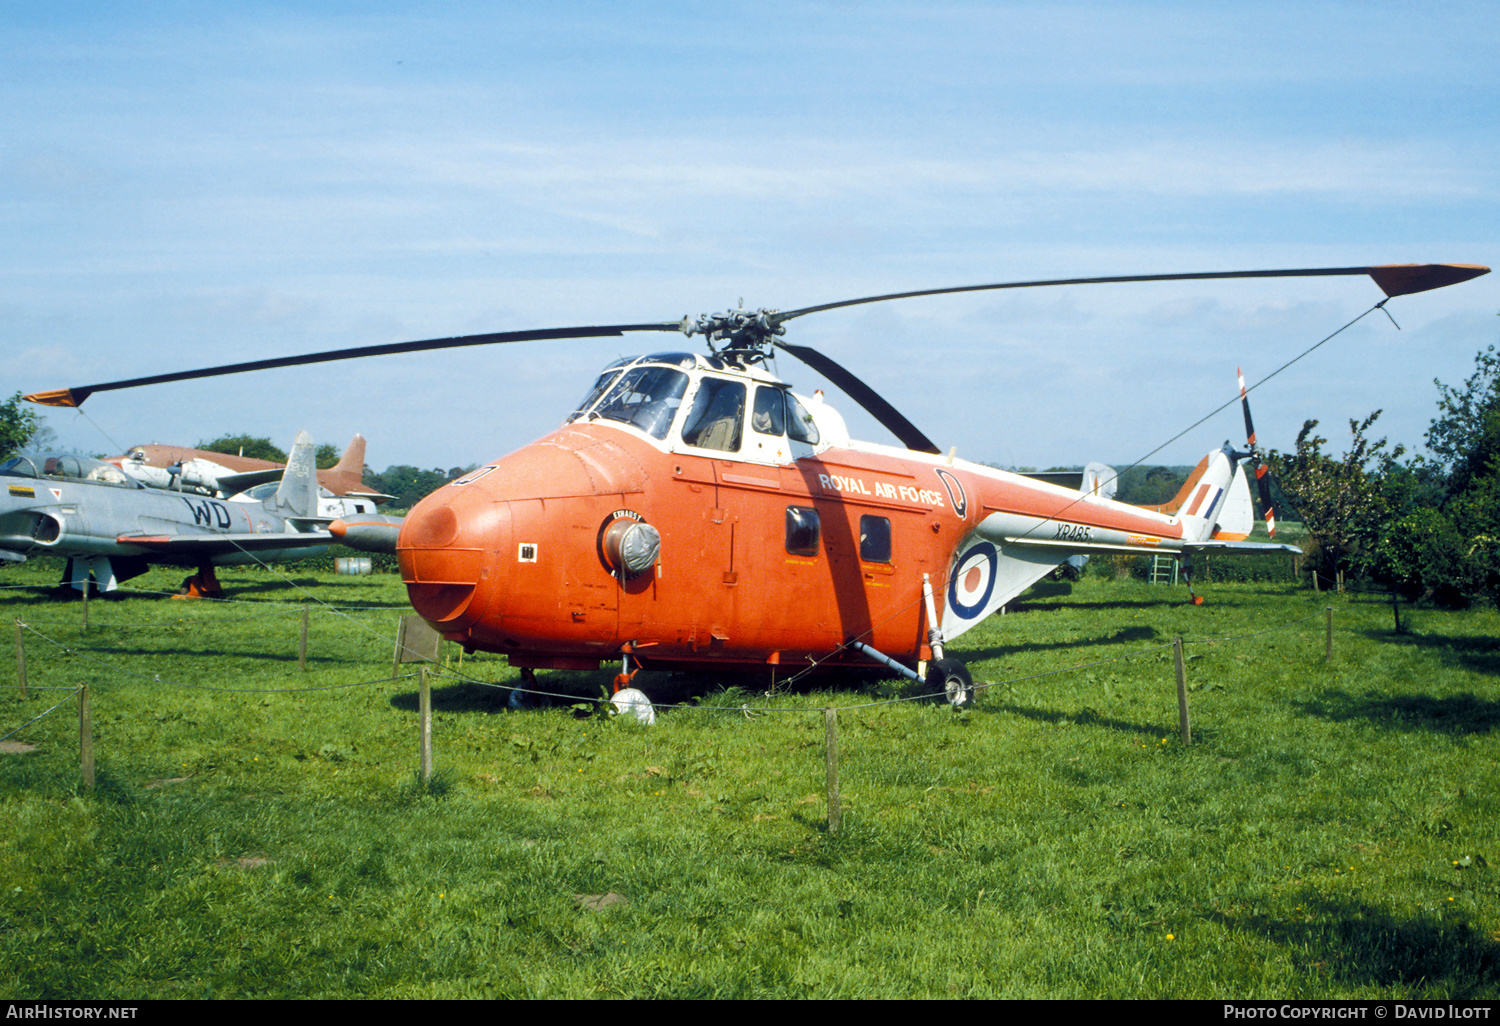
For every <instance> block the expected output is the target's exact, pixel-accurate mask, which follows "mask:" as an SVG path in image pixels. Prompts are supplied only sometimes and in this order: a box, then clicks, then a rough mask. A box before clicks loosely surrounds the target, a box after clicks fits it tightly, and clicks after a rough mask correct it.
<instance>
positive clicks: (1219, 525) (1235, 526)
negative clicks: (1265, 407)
mask: <svg viewBox="0 0 1500 1026" xmlns="http://www.w3.org/2000/svg"><path fill="white" fill-rule="evenodd" d="M1236 457H1237V454H1236V453H1235V452H1234V450H1233V449H1231V448H1230V447H1229V446H1227V445H1226V446H1225V447H1224V448H1222V449H1220V450H1218V451H1217V452H1211V453H1209V454H1208V455H1207V456H1205V457H1203V459H1201V460H1199V461H1198V466H1196V467H1195V468H1193V472H1192V474H1190V475H1188V479H1187V481H1186V482H1185V483H1184V484H1183V486H1182V488H1181V489H1180V490H1179V491H1178V493H1177V495H1176V496H1175V497H1174V498H1173V499H1172V501H1171V502H1170V503H1168V504H1167V505H1166V506H1163V507H1160V509H1161V512H1163V513H1167V514H1169V515H1172V516H1176V517H1178V518H1179V519H1180V520H1181V521H1182V538H1183V541H1185V542H1195V541H1206V540H1208V539H1210V538H1216V537H1221V538H1224V537H1229V536H1230V535H1231V534H1233V533H1234V532H1236V531H1238V530H1239V529H1240V528H1241V527H1243V528H1244V532H1243V533H1242V534H1240V537H1241V538H1243V537H1245V535H1248V534H1249V533H1250V532H1249V524H1248V523H1245V524H1241V521H1242V520H1243V519H1244V517H1243V516H1242V513H1243V508H1242V503H1241V501H1240V500H1241V497H1242V498H1243V499H1244V500H1245V501H1246V502H1248V500H1249V498H1250V489H1249V485H1248V484H1246V483H1245V475H1244V472H1243V471H1241V470H1240V466H1239V460H1238V459H1237V458H1236ZM1241 493H1243V495H1242V494H1241ZM1253 517H1254V512H1253V510H1252V511H1251V518H1253Z"/></svg>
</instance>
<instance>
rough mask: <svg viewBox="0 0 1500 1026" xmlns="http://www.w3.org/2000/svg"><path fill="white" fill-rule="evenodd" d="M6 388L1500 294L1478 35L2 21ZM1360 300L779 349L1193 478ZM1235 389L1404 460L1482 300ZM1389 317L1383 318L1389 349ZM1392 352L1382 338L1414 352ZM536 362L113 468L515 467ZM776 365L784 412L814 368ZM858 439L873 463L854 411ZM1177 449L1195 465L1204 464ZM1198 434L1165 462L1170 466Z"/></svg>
mask: <svg viewBox="0 0 1500 1026" xmlns="http://www.w3.org/2000/svg"><path fill="white" fill-rule="evenodd" d="M0 40H3V43H4V53H5V59H4V61H0V238H3V241H4V244H3V245H0V392H3V394H4V395H5V396H8V395H10V394H13V393H14V392H16V391H21V392H33V391H39V390H44V389H52V388H60V387H64V386H71V385H87V384H94V383H98V382H107V381H113V380H117V379H121V378H130V377H137V376H142V375H147V374H154V373H164V372H169V371H175V370H186V369H192V368H197V367H204V366H214V365H219V364H224V363H231V362H235V361H240V360H252V359H261V358H267V357H274V356H283V355H290V354H293V353H299V352H312V351H320V350H326V349H335V348H343V347H347V346H356V345H365V344H370V345H373V344H379V343H388V342H398V341H405V340H408V339H421V338H434V337H443V336H450V335H463V334H472V333H478V332H493V331H511V330H521V329H526V328H545V327H559V326H574V325H594V324H617V323H636V322H646V321H667V320H678V319H680V318H681V317H682V316H683V315H686V314H694V315H696V314H701V313H711V312H715V311H720V310H725V309H729V308H732V307H734V306H736V305H737V304H739V303H741V302H743V304H744V305H745V306H746V307H747V308H756V307H769V308H778V309H792V308H798V307H803V306H810V305H814V304H818V303H825V302H832V301H836V300H840V299H847V298H854V297H860V296H866V295H873V294H880V293H886V292H894V291H904V290H914V289H925V288H938V287H943V286H950V285H970V284H980V283H988V282H1004V281H1017V280H1035V279H1046V278H1072V277H1088V276H1105V275H1125V274H1152V273H1174V272H1187V271H1204V270H1208V271H1221V270H1245V269H1261V268H1273V267H1317V266H1362V265H1370V264H1386V263H1427V262H1432V263H1471V264H1486V265H1494V264H1496V262H1497V261H1500V109H1497V108H1500V62H1497V61H1496V60H1495V59H1494V54H1495V53H1497V52H1500V6H1497V5H1495V4H1493V3H1467V2H1463V0H1458V2H1450V3H1444V4H1441V5H1439V4H1431V3H1413V2H1410V0H1406V2H1382V0H1373V2H1359V3H1348V4H1337V3H1316V2H1297V3H1287V4H1277V3H1255V4H1249V3H1220V4H1212V5H1209V4H1201V3H1165V2H1164V3H1150V2H1145V3H1129V4H1126V3H1065V2H1061V3H1059V2H1047V3H1036V4H1028V3H1018V4H1013V3H944V2H941V0H939V2H931V0H924V2H922V3H896V2H892V3H862V2H830V3H770V2H757V3H754V4H740V3H716V4H687V3H683V4H676V3H639V4H620V3H618V2H609V3H587V2H584V3H566V4H546V5H544V4H534V3H505V2H491V3H475V4H461V3H443V4H436V3H403V4H378V3H369V4H335V3H296V4H294V3H255V2H242V3H236V4H233V5H205V4H197V3H180V4H173V3H151V2H133V3H128V4H126V3H109V2H91V3H86V4H85V3H71V2H65V0H64V2H50V3H46V4H42V3H23V4H7V5H6V6H5V8H4V10H3V12H0ZM1380 298H1382V294H1381V293H1380V291H1379V290H1378V289H1377V288H1376V287H1375V285H1374V284H1373V283H1372V282H1370V281H1369V280H1368V279H1367V278H1347V279H1345V278H1303V279H1281V280H1270V281H1232V282H1197V283H1172V284H1166V283H1155V284H1142V285H1107V286H1093V287H1068V288H1051V289H1038V290H1024V291H1008V292H994V293H976V294H968V295H957V296H952V295H950V296H942V297H934V298H924V299H915V300H904V301H899V302H890V303H881V304H875V305H870V306H860V307H853V308H850V309H845V310H839V311H831V312H827V313H822V314H817V315H813V316H809V317H806V318H802V319H799V320H796V321H793V322H792V324H791V325H790V329H791V330H790V334H789V336H788V340H789V341H794V342H796V343H799V344H801V345H810V346H813V347H815V348H817V349H820V350H821V351H823V352H825V353H826V354H827V355H829V356H831V357H832V358H833V359H835V360H837V361H838V362H840V363H842V364H844V366H846V367H848V368H849V369H850V370H852V371H854V372H855V373H856V374H858V375H859V376H861V377H862V378H863V379H864V380H865V381H866V382H868V383H869V384H871V385H872V386H873V387H875V388H876V389H877V390H878V391H880V392H881V393H882V394H883V395H884V396H885V397H886V398H887V399H888V400H890V401H891V402H892V403H893V404H894V405H895V406H896V407H897V408H898V409H900V410H901V411H902V412H903V413H905V414H906V415H907V417H909V418H910V419H911V420H912V421H913V422H914V423H915V424H916V425H917V426H918V427H919V428H921V429H922V430H923V431H924V432H925V433H926V434H927V435H929V436H930V437H931V438H932V439H933V440H934V441H935V442H937V444H938V445H939V446H940V447H941V448H943V449H944V450H945V451H946V450H947V449H948V448H950V447H956V449H957V452H958V455H959V456H961V457H963V458H967V459H971V460H976V461H982V462H988V463H993V464H997V465H1003V466H1035V467H1049V466H1065V465H1078V464H1081V463H1083V462H1085V461H1088V460H1095V459H1097V460H1102V461H1104V462H1108V463H1111V464H1113V465H1115V466H1117V467H1123V466H1127V465H1129V464H1131V463H1133V462H1136V461H1139V460H1143V459H1144V460H1145V461H1146V462H1149V463H1171V464H1182V463H1194V462H1196V461H1197V459H1198V457H1199V456H1201V455H1202V454H1203V453H1204V452H1206V451H1208V450H1210V449H1213V448H1216V447H1218V446H1219V445H1221V444H1222V443H1223V442H1224V441H1226V440H1234V441H1236V442H1239V441H1242V440H1243V433H1244V431H1243V423H1242V421H1241V419H1240V413H1239V410H1238V408H1237V405H1232V406H1230V408H1228V409H1225V410H1224V411H1222V412H1219V413H1217V414H1216V415H1214V416H1212V417H1210V418H1209V419H1208V420H1207V421H1205V422H1204V423H1201V424H1197V422H1198V421H1199V420H1200V419H1201V418H1203V417H1205V416H1206V415H1208V414H1210V413H1211V411H1213V410H1215V409H1216V408H1217V407H1219V406H1220V405H1221V404H1222V403H1224V402H1226V401H1228V400H1231V399H1233V398H1234V397H1235V396H1236V395H1237V385H1236V380H1235V370H1236V368H1237V367H1243V368H1244V371H1245V375H1246V377H1247V379H1248V380H1249V382H1250V383H1251V384H1252V385H1254V384H1255V383H1256V382H1259V381H1260V380H1261V379H1262V378H1265V377H1266V376H1267V375H1270V374H1271V373H1272V372H1273V371H1276V370H1277V369H1278V368H1280V367H1282V366H1283V365H1284V364H1285V363H1286V362H1287V361H1289V360H1292V359H1293V358H1295V357H1297V356H1298V355H1299V354H1302V353H1304V352H1305V351H1306V350H1307V349H1308V348H1309V347H1312V346H1314V345H1315V344H1316V343H1318V342H1320V341H1321V340H1323V339H1325V338H1326V337H1327V336H1329V335H1330V334H1332V333H1334V332H1335V331H1337V330H1338V329H1339V328H1340V327H1342V326H1344V325H1345V324H1346V323H1348V322H1349V321H1351V320H1353V319H1355V318H1357V317H1359V316H1360V315H1361V314H1366V313H1367V311H1369V310H1370V308H1371V307H1372V305H1373V304H1374V303H1375V302H1376V301H1378V300H1379V299H1380ZM1386 310H1387V311H1388V312H1389V314H1390V317H1389V318H1388V317H1387V316H1386V315H1385V314H1384V313H1382V312H1380V311H1374V312H1373V313H1369V314H1368V315H1367V316H1365V317H1363V319H1361V320H1359V321H1358V322H1357V323H1355V324H1354V325H1353V326H1352V327H1349V328H1348V329H1347V330H1345V331H1343V332H1342V333H1340V334H1338V335H1337V336H1336V337H1334V338H1332V339H1330V340H1328V341H1327V342H1325V343H1324V344H1323V345H1321V346H1319V347H1318V348H1317V349H1316V350H1314V351H1313V352H1311V353H1310V354H1308V355H1306V356H1305V357H1304V358H1302V359H1301V360H1300V361H1299V362H1297V363H1295V364H1294V365H1292V366H1291V367H1288V368H1287V369H1285V370H1282V371H1281V372H1280V373H1278V374H1276V375H1275V376H1274V377H1271V378H1270V379H1269V380H1267V381H1266V382H1265V384H1263V385H1261V386H1260V387H1258V388H1256V389H1255V390H1254V392H1253V393H1252V403H1253V409H1254V414H1255V423H1256V427H1257V429H1258V433H1259V436H1260V441H1261V443H1262V444H1263V445H1265V446H1268V447H1271V448H1277V449H1283V450H1285V449H1289V448H1291V447H1292V446H1293V444H1294V441H1295V438H1296V435H1297V432H1298V430H1299V429H1300V428H1301V427H1302V424H1303V422H1304V421H1305V420H1308V419H1316V420H1318V421H1320V425H1319V433H1320V434H1323V435H1325V436H1327V437H1328V438H1329V439H1330V440H1331V444H1330V446H1329V448H1331V449H1333V450H1336V451H1337V450H1340V449H1342V448H1343V447H1344V444H1345V443H1346V442H1347V440H1348V438H1349V433H1348V428H1347V423H1348V421H1349V420H1350V419H1351V418H1358V419H1362V418H1364V417H1365V416H1367V415H1368V414H1370V413H1371V412H1372V411H1374V410H1377V409H1378V410H1382V411H1383V413H1382V415H1381V417H1380V419H1379V421H1378V422H1377V423H1376V426H1375V429H1374V433H1375V434H1376V435H1377V436H1379V435H1386V436H1388V437H1389V438H1390V439H1391V441H1392V442H1393V443H1395V442H1400V443H1403V444H1405V445H1407V446H1408V447H1409V448H1412V449H1414V450H1420V449H1421V447H1422V441H1423V436H1424V434H1425V432H1426V430H1427V428H1428V425H1429V424H1430V422H1431V420H1432V419H1433V417H1434V416H1435V415H1436V413H1437V399H1438V394H1439V393H1438V388H1437V386H1436V384H1435V383H1434V382H1435V380H1440V381H1442V382H1444V383H1446V384H1450V385H1458V384H1461V383H1462V382H1463V381H1464V380H1465V379H1466V378H1467V377H1468V376H1469V375H1470V374H1471V373H1472V371H1473V369H1474V358H1475V355H1476V354H1477V353H1478V352H1480V351H1481V350H1484V349H1485V348H1486V347H1487V346H1490V345H1492V344H1494V343H1496V342H1497V341H1500V316H1497V314H1500V275H1489V276H1486V277H1483V278H1480V279H1477V280H1475V281H1471V282H1468V283H1464V284H1461V285H1457V286H1453V287H1451V288H1447V289H1442V290H1438V291H1434V292H1429V293H1424V294H1421V295H1415V296H1408V297H1399V298H1397V299H1394V300H1392V301H1391V302H1390V303H1389V304H1388V306H1387V307H1386ZM1392 318H1393V319H1394V322H1393V320H1392ZM1398 325H1399V328H1398ZM699 344H700V342H699V340H697V339H693V340H688V339H685V338H682V337H680V336H672V335H661V336H656V335H630V336H626V337H625V338H623V339H603V340H580V341H561V342H527V343H519V344H515V345H506V346H495V347H488V348H486V349H483V350H461V351H452V352H439V353H428V354H420V355H406V356H395V357H381V358H375V359H369V360H363V361H358V362H350V363H338V364H329V365H325V366H322V367H313V368H299V369H294V370H279V371H269V372H259V373H254V374H242V375H236V376H233V377H226V378H221V379H217V380H213V381H206V382H204V381H200V382H195V383H182V384H172V385H159V386H151V387H145V388H140V389H134V390H128V391H120V392H114V393H101V394H98V395H96V396H94V397H93V398H91V399H90V400H89V401H88V402H87V403H86V405H85V406H84V407H83V410H82V412H81V413H80V412H75V411H72V410H48V411H46V412H45V416H46V423H47V425H48V426H49V427H51V428H52V429H53V430H54V431H55V432H56V434H57V436H58V439H59V441H60V442H61V443H62V445H63V446H65V447H68V448H75V449H78V450H81V451H85V452H90V453H94V454H98V455H112V454H116V453H118V452H120V451H121V450H123V449H124V448H125V447H127V446H129V445H135V444H141V443H145V442H153V441H154V442H163V443H171V444H179V445H192V444H194V443H196V442H199V441H203V440H208V439H212V438H216V437H219V436H222V435H226V434H250V435H257V436H259V435H264V436H268V437H270V438H272V439H273V440H275V441H277V442H278V444H280V445H281V446H282V447H283V448H288V447H289V446H290V443H291V440H292V438H293V437H294V436H295V435H296V433H297V432H298V431H299V430H302V429H306V430H308V431H309V432H311V433H312V435H313V437H314V438H315V439H316V440H317V441H318V442H331V443H333V444H335V445H337V446H340V447H342V446H344V445H345V444H347V442H348V440H349V438H350V437H351V436H352V435H353V434H354V433H355V432H360V433H362V434H364V435H365V436H366V438H367V439H368V451H367V462H368V464H369V465H370V466H371V467H373V468H374V469H376V470H382V469H384V468H385V467H387V466H389V465H392V464H411V465H414V466H418V467H423V468H443V469H447V468H450V467H460V466H468V465H471V464H477V463H484V462H487V461H489V460H492V459H495V458H498V457H499V456H502V455H504V454H505V453H508V452H510V451H512V450H514V449H516V448H519V447H520V446H522V445H525V444H526V443H527V442H529V441H532V440H534V439H536V438H538V437H540V436H542V435H544V434H546V433H547V432H549V431H551V430H553V429H554V428H556V427H557V426H558V425H559V423H560V422H561V420H562V418H563V417H565V416H566V415H567V413H568V412H569V411H570V410H572V409H573V408H574V405H575V404H576V402H577V401H578V400H579V399H580V398H581V397H582V396H583V395H584V393H585V392H586V391H587V389H588V386H589V385H590V384H591V383H592V381H593V379H594V377H595V376H596V373H597V371H598V369H599V368H601V367H602V366H604V365H605V364H607V363H609V362H612V361H613V360H614V359H616V358H617V357H619V356H622V355H630V354H635V353H640V352H655V351H664V350H687V349H696V348H698V346H699ZM775 370H776V371H777V372H778V373H779V374H780V375H781V376H782V377H783V378H784V379H785V380H788V381H790V382H791V383H792V385H793V387H794V388H795V389H796V390H797V391H798V392H801V393H803V394H809V393H811V392H812V391H813V390H814V389H816V388H820V387H827V386H825V384H824V383H823V382H822V380H821V379H820V378H819V377H818V375H816V374H815V373H814V372H812V371H811V370H810V369H808V368H807V367H805V366H804V365H802V364H800V363H798V362H796V361H795V360H793V359H791V358H790V357H785V356H784V357H783V358H781V359H780V360H779V361H778V362H777V364H776V365H775ZM830 400H831V401H834V402H835V403H836V404H838V405H839V406H840V408H841V409H842V410H843V411H844V412H845V414H846V417H847V419H848V421H849V424H850V427H851V430H852V431H853V433H854V434H855V436H856V437H861V438H868V439H870V440H872V441H881V442H890V441H892V439H891V436H890V435H889V434H888V433H886V432H885V430H884V429H883V428H881V427H880V426H879V425H877V424H875V423H874V422H873V421H872V420H870V418H868V417H867V416H866V415H864V414H863V413H862V412H861V411H859V410H858V409H857V408H856V407H854V405H853V403H852V402H851V401H848V400H844V399H842V398H841V397H835V396H834V395H833V394H832V389H831V388H830ZM1195 424H1196V426H1194V425H1195ZM1179 436H1180V437H1179Z"/></svg>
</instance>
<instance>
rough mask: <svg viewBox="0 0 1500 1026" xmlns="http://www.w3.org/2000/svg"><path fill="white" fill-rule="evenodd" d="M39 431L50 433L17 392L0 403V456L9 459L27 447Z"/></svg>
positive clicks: (34, 411)
mask: <svg viewBox="0 0 1500 1026" xmlns="http://www.w3.org/2000/svg"><path fill="white" fill-rule="evenodd" d="M41 432H46V433H47V434H48V435H50V434H51V430H50V429H49V428H47V427H46V426H45V425H44V424H43V423H42V418H41V417H39V416H37V413H36V410H35V409H34V408H33V407H32V406H31V404H29V403H27V402H26V401H25V400H24V399H22V398H21V393H20V392H17V393H16V394H15V395H13V396H11V397H10V398H9V399H8V400H6V401H5V402H3V403H0V458H5V459H9V458H10V457H11V456H13V455H14V454H15V453H17V452H20V451H21V450H22V449H25V448H27V447H28V446H30V445H31V444H32V442H34V441H35V440H36V439H37V436H38V434H39V433H41Z"/></svg>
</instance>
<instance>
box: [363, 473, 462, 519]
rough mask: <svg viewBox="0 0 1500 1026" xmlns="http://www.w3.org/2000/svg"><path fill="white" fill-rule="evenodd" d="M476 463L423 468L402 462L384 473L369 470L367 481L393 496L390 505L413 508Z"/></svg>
mask: <svg viewBox="0 0 1500 1026" xmlns="http://www.w3.org/2000/svg"><path fill="white" fill-rule="evenodd" d="M473 469H474V467H472V466H469V467H450V468H449V469H448V470H443V469H442V468H435V469H433V470H420V469H418V468H417V467H413V466H409V465H405V464H399V465H396V466H390V467H386V468H385V471H384V473H380V474H366V475H365V481H366V482H367V483H368V484H369V485H370V487H372V488H374V489H375V490H376V491H377V492H384V493H385V494H387V495H391V496H394V498H393V499H392V500H391V502H390V508H391V509H410V508H411V507H412V506H415V505H416V504H417V503H418V502H421V501H422V499H423V498H425V497H426V496H427V495H429V494H431V493H432V492H435V491H437V490H438V489H439V488H441V487H442V486H443V485H445V484H447V483H448V482H449V481H452V480H454V479H455V478H460V477H462V476H463V475H465V474H467V473H468V472H469V471H471V470H473Z"/></svg>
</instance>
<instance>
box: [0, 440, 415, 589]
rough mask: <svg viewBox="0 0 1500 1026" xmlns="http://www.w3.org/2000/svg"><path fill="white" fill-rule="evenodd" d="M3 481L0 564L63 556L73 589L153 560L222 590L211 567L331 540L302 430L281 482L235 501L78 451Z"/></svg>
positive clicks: (37, 459)
mask: <svg viewBox="0 0 1500 1026" xmlns="http://www.w3.org/2000/svg"><path fill="white" fill-rule="evenodd" d="M0 482H3V484H4V486H5V493H4V495H0V561H4V562H21V561H24V560H25V559H26V558H27V557H28V556H32V555H44V554H45V555H53V556H64V557H66V558H67V560H68V567H67V572H66V577H65V582H64V583H66V584H70V585H71V586H72V587H74V588H76V589H78V590H79V591H83V590H84V589H86V588H87V587H88V586H89V583H90V579H92V581H93V583H94V585H95V586H96V587H97V588H98V589H99V590H100V591H111V590H113V589H114V588H116V587H117V586H118V585H119V582H121V581H127V580H129V579H130V578H132V577H135V576H137V575H139V574H142V573H145V571H146V570H147V569H148V568H149V566H150V565H151V564H153V563H165V564H168V565H180V566H188V567H196V568H197V573H196V574H195V575H194V576H192V577H190V578H189V579H188V581H187V592H188V594H190V595H195V596H214V595H218V594H221V593H222V591H221V589H220V587H219V583H218V580H217V579H216V577H215V575H214V567H215V566H225V565H232V564H240V563H250V562H256V561H265V560H285V559H299V558H304V557H306V556H310V555H317V554H318V553H319V552H321V551H322V550H323V548H324V547H326V546H327V545H329V544H332V543H333V542H334V540H335V538H334V536H333V535H332V534H331V533H330V531H329V522H330V519H332V518H331V517H330V516H328V515H327V513H328V511H327V510H326V508H325V510H324V511H323V515H320V511H319V501H318V483H317V480H316V478H315V477H314V449H313V443H312V439H311V438H310V437H309V436H308V434H307V432H305V431H304V432H302V433H300V434H299V435H298V436H297V441H296V443H295V444H294V445H293V447H292V453H291V456H290V458H289V460H288V462H287V466H286V469H285V470H284V471H283V472H282V473H281V477H280V483H279V484H278V485H276V486H275V487H274V488H272V487H270V485H269V484H268V485H263V486H261V487H260V488H256V489H252V491H251V492H248V493H242V494H240V495H237V496H235V497H234V498H232V499H219V498H215V497H212V496H205V495H196V494H188V493H183V492H175V491H168V490H164V489H159V488H147V487H145V486H144V485H142V484H141V483H140V482H138V481H136V480H134V479H132V478H131V477H129V476H128V475H127V474H125V472H124V471H122V470H121V469H120V468H119V467H116V466H113V465H111V464H109V463H105V462H103V461H100V460H95V459H91V458H89V457H87V456H80V455H77V454H75V453H27V454H22V455H20V456H16V457H15V458H13V459H11V460H8V461H7V462H5V463H4V464H3V465H0ZM334 501H336V502H339V503H344V504H346V506H345V507H341V509H340V511H339V514H338V515H341V514H342V513H350V514H353V513H356V512H363V511H362V510H356V509H355V508H354V506H355V503H356V501H357V500H352V499H343V500H334ZM367 501H368V500H364V501H363V502H361V505H363V504H365V503H367ZM371 516H375V515H371ZM365 519H369V517H366V518H365ZM376 519H379V520H382V521H388V522H391V523H397V524H398V523H399V521H397V520H395V518H386V517H378V516H377V517H376ZM377 533H378V532H377ZM386 533H390V532H389V531H387V532H386ZM362 537H364V535H361V534H360V532H358V531H356V532H353V536H352V537H350V538H348V539H345V544H351V545H354V546H355V547H364V548H373V549H375V550H376V551H379V550H380V549H381V548H382V547H383V542H382V541H380V540H378V539H377V541H376V542H374V543H371V544H365V545H360V544H359V543H360V540H361V538H362ZM392 547H394V546H393V545H392Z"/></svg>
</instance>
